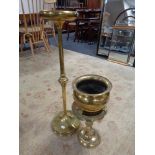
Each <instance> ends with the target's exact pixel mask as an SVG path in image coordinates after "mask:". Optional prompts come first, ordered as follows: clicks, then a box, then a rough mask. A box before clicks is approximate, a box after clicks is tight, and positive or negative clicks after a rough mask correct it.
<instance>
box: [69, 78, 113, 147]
mask: <svg viewBox="0 0 155 155" xmlns="http://www.w3.org/2000/svg"><path fill="white" fill-rule="evenodd" d="M111 88H112V84H111V82H110V81H109V80H108V79H107V78H104V77H102V76H99V75H84V76H81V77H78V78H76V79H75V80H74V81H73V97H74V103H73V105H72V110H73V113H74V114H75V115H76V116H77V117H78V118H79V119H80V120H85V121H86V127H83V128H82V129H81V130H79V132H78V140H79V142H80V144H82V145H83V146H84V147H87V148H93V147H96V146H97V145H99V144H100V141H101V139H100V136H99V134H98V132H97V131H96V130H95V129H93V128H92V125H93V122H94V121H96V120H99V119H102V118H103V117H104V116H105V114H106V104H107V102H108V99H109V96H110V91H111Z"/></svg>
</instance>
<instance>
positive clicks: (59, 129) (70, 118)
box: [52, 111, 80, 136]
mask: <svg viewBox="0 0 155 155" xmlns="http://www.w3.org/2000/svg"><path fill="white" fill-rule="evenodd" d="M79 126H80V121H79V120H78V119H77V118H76V116H75V115H73V113H72V112H71V111H67V113H66V114H64V112H63V111H62V112H60V113H59V114H58V115H57V116H56V117H55V118H54V119H53V121H52V130H53V131H54V132H55V133H56V134H58V135H60V136H68V135H72V134H74V133H75V132H76V131H77V129H78V128H79Z"/></svg>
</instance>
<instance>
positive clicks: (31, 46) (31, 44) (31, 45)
mask: <svg viewBox="0 0 155 155" xmlns="http://www.w3.org/2000/svg"><path fill="white" fill-rule="evenodd" d="M29 42H30V48H31V52H32V56H33V60H35V59H34V48H33V43H32V39H31V38H29Z"/></svg>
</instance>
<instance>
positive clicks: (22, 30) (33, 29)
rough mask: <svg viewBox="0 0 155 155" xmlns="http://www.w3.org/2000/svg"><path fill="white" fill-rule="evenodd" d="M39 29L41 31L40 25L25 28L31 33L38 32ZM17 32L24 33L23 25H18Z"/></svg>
mask: <svg viewBox="0 0 155 155" xmlns="http://www.w3.org/2000/svg"><path fill="white" fill-rule="evenodd" d="M39 31H41V27H40V26H35V27H28V28H27V33H33V32H39ZM19 32H20V33H26V29H25V27H20V28H19Z"/></svg>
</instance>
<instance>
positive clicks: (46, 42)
mask: <svg viewBox="0 0 155 155" xmlns="http://www.w3.org/2000/svg"><path fill="white" fill-rule="evenodd" d="M42 39H43V42H44V46H45V48H46V51H47V52H48V54H49V53H50V50H49V49H50V47H49V44H48V41H47V40H46V38H45V36H43V38H42Z"/></svg>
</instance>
